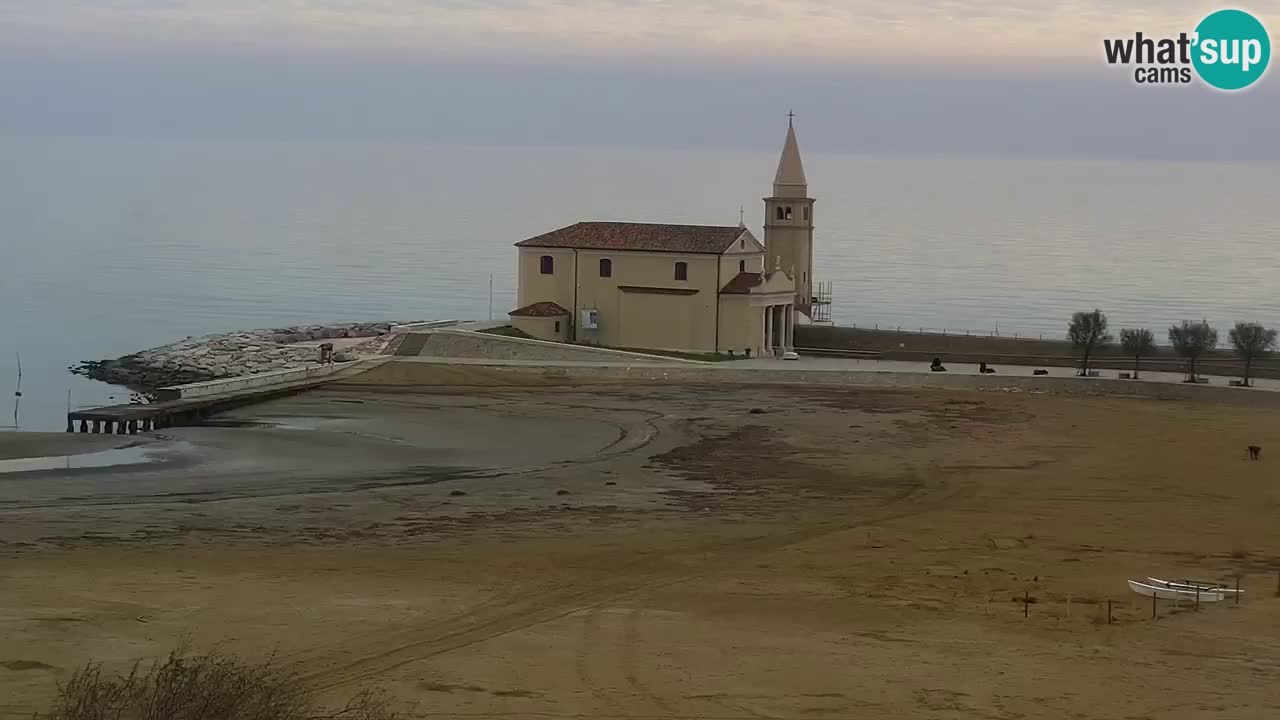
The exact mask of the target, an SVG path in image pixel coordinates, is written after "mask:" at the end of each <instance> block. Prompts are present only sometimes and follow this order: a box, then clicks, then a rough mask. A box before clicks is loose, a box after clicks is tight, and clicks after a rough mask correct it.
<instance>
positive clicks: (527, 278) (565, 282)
mask: <svg viewBox="0 0 1280 720" xmlns="http://www.w3.org/2000/svg"><path fill="white" fill-rule="evenodd" d="M543 255H550V256H551V257H552V259H553V260H554V263H555V264H554V272H553V273H552V274H550V275H543V274H542V265H541V263H542V256H543ZM573 259H574V258H573V250H562V249H553V248H520V254H519V261H518V263H519V265H518V267H517V276H518V278H519V291H518V293H519V294H518V297H517V300H516V307H524V306H525V305H529V304H532V303H536V302H553V303H557V304H558V305H560V307H562V308H564V309H566V310H569V311H570V312H572V311H573V274H574V269H573ZM512 309H514V308H512Z"/></svg>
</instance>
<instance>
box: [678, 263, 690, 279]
mask: <svg viewBox="0 0 1280 720" xmlns="http://www.w3.org/2000/svg"><path fill="white" fill-rule="evenodd" d="M688 279H689V263H683V262H678V263H676V280H688Z"/></svg>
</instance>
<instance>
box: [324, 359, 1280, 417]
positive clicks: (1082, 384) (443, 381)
mask: <svg viewBox="0 0 1280 720" xmlns="http://www.w3.org/2000/svg"><path fill="white" fill-rule="evenodd" d="M618 383H645V384H652V383H663V384H666V383H687V384H706V383H725V384H736V385H752V384H805V385H843V386H849V387H854V386H862V387H900V388H939V389H953V390H982V391H992V392H1015V393H1022V392H1025V393H1053V394H1061V395H1078V396H1115V397H1136V398H1147V399H1153V400H1201V401H1204V400H1208V401H1214V402H1228V403H1233V404H1246V405H1265V406H1274V407H1280V392H1270V391H1266V390H1258V389H1249V388H1234V387H1224V386H1212V385H1186V384H1182V383H1165V382H1144V381H1140V380H1139V381H1135V380H1114V379H1106V378H1088V379H1085V378H1060V377H1058V378H1055V377H1044V376H1040V377H1008V376H1004V377H993V376H982V375H947V374H943V373H897V372H883V371H880V372H877V371H867V370H787V369H782V368H779V369H777V370H773V369H746V368H744V369H733V368H726V367H722V366H719V365H711V364H707V365H701V366H690V365H675V364H672V365H656V364H655V365H634V366H622V365H599V366H576V367H564V366H559V367H548V366H544V367H538V366H529V365H504V364H502V363H497V362H495V363H491V364H474V363H473V364H466V365H460V364H453V363H448V362H443V361H442V362H431V361H429V360H407V361H406V360H401V361H392V362H388V363H384V364H383V365H381V366H379V367H377V368H373V369H371V370H369V371H367V372H364V373H361V374H360V375H357V376H355V377H352V378H350V379H347V380H343V381H341V383H339V385H341V386H343V387H346V386H351V387H357V388H361V389H383V390H388V391H399V392H403V391H412V390H413V389H414V388H422V389H423V390H427V389H430V388H439V387H442V386H444V387H447V386H455V387H504V386H505V387H555V386H580V385H604V384H618Z"/></svg>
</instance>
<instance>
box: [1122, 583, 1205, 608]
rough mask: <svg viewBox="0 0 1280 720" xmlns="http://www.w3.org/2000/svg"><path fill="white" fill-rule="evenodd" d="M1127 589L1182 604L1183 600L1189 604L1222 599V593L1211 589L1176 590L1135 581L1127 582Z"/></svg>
mask: <svg viewBox="0 0 1280 720" xmlns="http://www.w3.org/2000/svg"><path fill="white" fill-rule="evenodd" d="M1129 589H1130V590H1132V591H1134V592H1136V593H1138V594H1139V595H1145V596H1146V597H1155V598H1159V599H1161V600H1176V601H1178V602H1182V601H1184V600H1186V601H1190V602H1196V601H1197V599H1198V601H1199V602H1202V603H1206V602H1218V601H1219V600H1221V599H1222V592H1221V591H1219V590H1214V589H1211V588H1199V589H1196V588H1191V589H1186V588H1176V587H1160V586H1157V585H1148V584H1146V583H1140V582H1138V581H1137V580H1130V581H1129Z"/></svg>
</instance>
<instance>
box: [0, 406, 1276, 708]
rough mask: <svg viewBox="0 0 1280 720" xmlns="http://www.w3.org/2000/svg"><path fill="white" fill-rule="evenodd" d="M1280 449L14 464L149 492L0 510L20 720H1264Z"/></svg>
mask: <svg viewBox="0 0 1280 720" xmlns="http://www.w3.org/2000/svg"><path fill="white" fill-rule="evenodd" d="M1278 419H1280V416H1278V414H1277V410H1274V409H1268V408H1260V407H1245V406H1240V405H1227V404H1213V403H1207V402H1206V403H1197V402H1181V401H1155V400H1139V399H1120V398H1091V397H1061V396H1054V395H1034V396H1033V395H1028V394H1013V393H1005V392H998V391H997V392H977V391H959V390H956V391H951V390H946V391H944V390H911V389H900V388H875V389H872V388H837V387H821V388H809V387H804V386H779V385H774V386H757V387H748V386H744V387H727V386H646V385H636V386H611V387H592V388H590V389H589V390H575V389H572V388H568V389H551V388H526V389H458V390H456V391H454V392H441V393H439V394H410V393H385V394H379V393H358V392H354V391H313V392H311V393H308V394H306V395H302V396H298V397H294V398H289V399H284V400H279V401H274V402H271V403H267V404H264V405H260V406H256V407H252V408H245V409H242V410H240V411H237V412H235V413H232V414H229V415H227V416H222V417H221V418H220V420H221V421H222V422H223V426H218V427H199V428H174V429H167V430H164V431H162V432H161V433H159V434H153V435H148V436H145V437H144V436H139V437H138V438H111V437H96V438H95V437H92V436H83V437H78V436H62V435H48V436H29V441H27V442H29V443H30V444H29V445H27V446H25V449H23V447H19V446H18V445H16V443H18V442H19V441H18V440H15V439H14V437H13V436H3V435H0V458H12V457H14V456H19V455H23V454H25V455H48V454H60V453H68V452H72V451H73V450H76V449H80V450H84V451H86V452H93V451H98V450H103V449H105V448H109V447H116V445H113V444H112V443H121V442H122V441H124V442H142V443H144V445H142V446H141V450H139V452H145V453H146V454H147V458H145V459H146V460H150V461H151V462H149V463H147V464H137V463H138V462H139V459H138V458H136V457H134V458H132V459H131V460H130V462H131V463H133V464H129V465H124V466H119V467H109V468H86V469H69V470H68V469H62V470H46V471H40V472H26V473H9V474H0V718H10V717H12V718H19V717H22V718H29V717H30V716H31V711H32V710H33V709H37V708H40V707H42V706H43V704H44V703H47V702H48V700H49V698H50V696H51V694H52V693H53V691H54V689H55V685H56V682H57V681H58V680H59V679H62V678H65V677H66V676H67V675H68V674H69V672H70V671H71V670H72V669H74V668H75V667H76V666H78V665H80V664H82V663H83V662H85V661H87V660H90V659H94V660H100V661H103V662H105V663H107V665H108V667H110V668H113V669H114V668H125V667H128V666H129V665H130V664H132V663H133V662H135V661H137V660H140V659H141V660H145V659H148V658H152V657H155V656H157V655H160V654H163V653H165V652H167V651H168V650H169V649H171V648H172V647H174V646H176V645H177V644H179V643H180V642H182V641H183V640H184V639H186V640H187V641H189V643H190V644H191V645H192V646H193V647H197V648H202V647H211V646H213V645H219V646H221V647H223V648H224V649H227V650H230V651H234V652H239V653H243V654H245V655H247V656H249V657H253V658H260V657H265V656H267V655H269V654H272V653H274V654H275V655H276V657H277V658H278V659H279V660H281V661H283V662H287V663H296V667H297V668H299V669H300V670H301V672H302V673H303V674H304V675H305V677H306V679H307V681H308V682H309V683H311V684H312V685H313V686H314V687H315V688H316V689H317V690H318V691H319V692H320V693H322V694H324V695H325V696H326V697H331V698H334V699H340V698H343V697H345V696H348V695H349V694H350V693H352V692H353V691H354V690H355V689H356V688H359V687H361V686H366V685H374V686H380V687H382V688H385V689H386V690H387V691H389V692H390V693H391V694H392V695H393V696H394V697H396V698H398V699H400V700H402V701H404V702H406V703H416V712H417V713H418V714H419V715H420V716H423V717H470V718H526V717H530V718H563V717H591V718H597V717H633V718H851V717H876V718H973V717H986V718H1009V719H1013V718H1045V719H1046V720H1048V719H1050V718H1052V719H1054V720H1057V719H1059V718H1070V717H1078V718H1117V719H1119V718H1140V717H1157V716H1158V717H1160V718H1161V719H1162V720H1181V719H1184V718H1185V719H1188V720H1189V719H1191V718H1219V719H1226V718H1263V717H1274V716H1276V715H1277V714H1278V713H1280V691H1277V689H1276V682H1275V681H1276V678H1277V677H1280V598H1277V597H1276V591H1277V573H1278V572H1280V533H1277V531H1276V518H1277V517H1280V513H1278V510H1280V483H1277V482H1276V479H1275V478H1276V475H1275V472H1274V469H1273V468H1272V464H1273V462H1280V461H1276V460H1271V459H1270V456H1269V455H1268V453H1269V452H1271V450H1270V449H1271V448H1280V423H1278V422H1277V420H1278ZM1251 444H1256V445H1261V446H1263V447H1264V453H1263V461H1262V462H1256V463H1254V462H1247V461H1246V460H1245V447H1246V446H1247V445H1251ZM1277 452H1280V450H1277ZM1237 574H1239V575H1241V576H1242V587H1243V588H1244V589H1245V590H1246V594H1245V599H1244V602H1242V603H1241V604H1240V605H1239V606H1236V605H1234V604H1230V603H1220V604H1217V605H1212V606H1210V605H1206V606H1205V607H1203V608H1201V609H1200V610H1199V611H1196V610H1194V609H1193V608H1189V607H1180V608H1175V607H1174V606H1172V605H1171V604H1168V603H1161V605H1160V606H1159V607H1158V608H1157V611H1158V613H1159V620H1156V621H1153V620H1152V619H1151V605H1150V601H1149V599H1146V598H1139V597H1138V596H1136V595H1133V594H1132V593H1130V592H1129V591H1128V590H1127V588H1126V586H1125V580H1126V579H1129V578H1134V579H1141V578H1143V577H1145V576H1147V575H1156V576H1163V577H1205V578H1221V579H1223V580H1227V581H1229V582H1234V578H1235V576H1236V575H1237ZM1026 598H1029V599H1030V600H1031V603H1030V604H1029V605H1028V604H1026V603H1024V602H1023V601H1022V600H1023V599H1026ZM1108 600H1110V601H1112V603H1113V616H1114V622H1113V623H1112V624H1108V623H1107V621H1106V606H1107V601H1108ZM1024 609H1025V610H1026V616H1025V617H1024Z"/></svg>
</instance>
